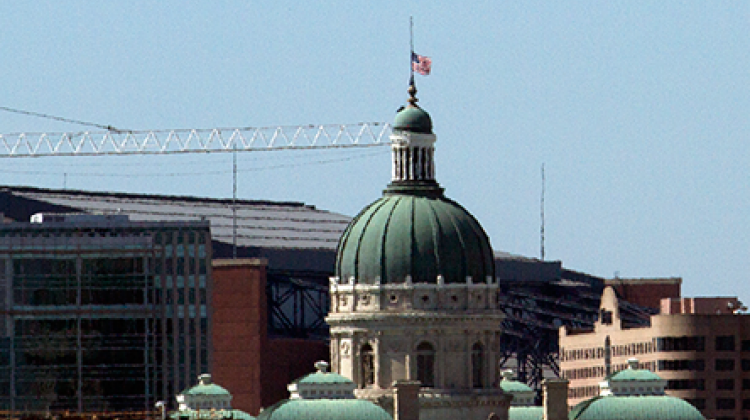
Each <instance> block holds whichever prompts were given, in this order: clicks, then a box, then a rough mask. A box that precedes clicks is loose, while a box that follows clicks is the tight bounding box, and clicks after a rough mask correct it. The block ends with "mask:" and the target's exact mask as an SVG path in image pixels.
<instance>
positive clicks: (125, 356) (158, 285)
mask: <svg viewBox="0 0 750 420" xmlns="http://www.w3.org/2000/svg"><path fill="white" fill-rule="evenodd" d="M210 261H211V236H210V231H209V223H208V222H207V221H186V222H174V221H173V222H131V221H130V220H129V219H128V217H127V216H125V215H101V216H94V215H85V214H68V215H62V214H44V215H41V214H40V215H35V216H34V217H33V218H32V223H5V224H0V410H12V411H47V410H52V411H56V410H71V411H78V412H91V411H121V410H150V409H152V408H153V406H154V403H155V402H156V401H158V400H166V401H170V400H171V399H172V396H173V395H175V394H177V393H179V391H181V390H182V389H184V388H186V387H188V386H189V385H190V384H191V383H192V382H193V381H194V378H195V377H197V375H199V374H200V373H203V372H208V371H210V361H211V354H210V351H211V347H210V345H209V337H210V331H209V328H210V325H211V324H210V322H209V316H210V313H209V312H210V311H209V310H207V305H206V302H208V301H209V299H210V296H209V295H210V293H211V264H210Z"/></svg>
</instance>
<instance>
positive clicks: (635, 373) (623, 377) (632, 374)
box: [608, 369, 662, 382]
mask: <svg viewBox="0 0 750 420" xmlns="http://www.w3.org/2000/svg"><path fill="white" fill-rule="evenodd" d="M608 379H609V381H610V382H626V381H639V382H644V381H648V382H655V381H661V380H662V379H661V377H660V376H659V375H657V374H655V373H654V372H651V371H650V370H648V369H625V370H621V371H619V372H616V373H614V374H612V375H611V376H610V377H609V378H608Z"/></svg>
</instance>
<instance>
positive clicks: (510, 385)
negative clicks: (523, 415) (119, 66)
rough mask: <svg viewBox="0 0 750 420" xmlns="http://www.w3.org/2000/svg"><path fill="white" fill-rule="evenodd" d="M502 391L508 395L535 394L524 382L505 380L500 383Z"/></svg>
mask: <svg viewBox="0 0 750 420" xmlns="http://www.w3.org/2000/svg"><path fill="white" fill-rule="evenodd" d="M500 389H502V390H503V392H507V393H508V394H515V393H518V392H534V390H533V389H531V387H530V386H528V385H526V384H525V383H523V382H519V381H513V380H505V379H503V380H502V381H500Z"/></svg>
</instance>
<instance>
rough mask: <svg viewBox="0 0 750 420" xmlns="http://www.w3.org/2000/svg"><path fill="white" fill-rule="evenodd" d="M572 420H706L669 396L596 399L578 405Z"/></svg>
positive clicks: (574, 409)
mask: <svg viewBox="0 0 750 420" xmlns="http://www.w3.org/2000/svg"><path fill="white" fill-rule="evenodd" d="M568 418H569V419H570V420H652V419H669V420H705V417H703V415H701V413H700V411H698V410H697V409H696V408H695V407H693V406H692V405H690V403H688V402H686V401H683V400H681V399H679V398H675V397H668V396H639V397H614V396H609V397H594V398H592V399H589V400H586V401H583V402H580V403H578V405H576V406H575V407H573V409H572V410H571V411H570V414H569V415H568Z"/></svg>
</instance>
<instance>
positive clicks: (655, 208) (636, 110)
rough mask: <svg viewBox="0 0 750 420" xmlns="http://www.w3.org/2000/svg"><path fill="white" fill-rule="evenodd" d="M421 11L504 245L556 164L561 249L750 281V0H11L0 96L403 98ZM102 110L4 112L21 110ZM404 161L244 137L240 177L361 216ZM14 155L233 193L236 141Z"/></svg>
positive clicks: (456, 155) (634, 270)
mask: <svg viewBox="0 0 750 420" xmlns="http://www.w3.org/2000/svg"><path fill="white" fill-rule="evenodd" d="M409 16H414V23H415V26H414V33H415V40H414V41H415V49H416V51H417V52H418V53H420V54H424V55H428V56H430V57H432V59H433V74H432V75H430V76H427V77H418V79H417V84H418V88H419V97H420V104H421V105H422V106H423V107H424V108H425V109H426V110H427V111H428V112H430V114H431V115H432V117H433V121H434V124H435V132H436V134H437V136H438V144H437V152H436V156H437V165H438V166H437V169H438V171H437V177H438V181H439V182H440V183H441V184H442V185H443V186H444V187H446V194H447V195H448V196H449V197H451V198H453V199H455V200H457V201H459V202H460V203H462V204H463V205H464V206H465V207H466V208H467V209H469V210H470V211H471V212H472V213H473V214H474V215H475V216H477V218H478V219H479V220H480V221H481V222H482V224H483V226H484V227H485V229H486V230H487V232H488V234H489V235H490V238H491V241H492V244H493V247H494V248H495V249H498V250H504V251H508V252H511V253H515V254H520V255H525V256H532V257H538V256H539V243H540V239H539V228H540V215H539V213H540V211H539V210H540V203H539V202H540V194H541V173H540V172H541V171H540V168H541V166H542V164H544V165H545V171H546V178H547V182H546V255H547V258H548V259H554V260H561V261H563V264H564V265H565V266H566V267H568V268H571V269H574V270H578V271H583V272H587V273H591V274H595V275H600V276H604V277H611V276H613V275H615V273H619V275H620V276H622V277H657V276H681V277H683V279H684V283H683V294H684V295H686V296H701V295H708V296H717V295H738V296H739V297H740V299H744V300H748V299H750V282H748V279H747V275H748V273H749V272H750V259H749V258H748V251H749V250H750V223H748V220H747V219H748V214H750V184H749V183H748V172H749V169H748V163H749V160H750V159H749V158H750V153H749V152H748V147H747V143H748V142H747V139H748V134H750V124H748V118H750V94H749V93H750V92H748V91H749V90H750V89H749V86H750V77H749V76H750V70H749V69H750V42H748V40H749V39H750V36H749V34H750V3H746V2H730V1H712V2H704V1H680V2H677V1H644V2H638V1H607V2H601V1H576V2H558V1H546V2H543V1H538V2H535V1H523V2H510V1H507V2H506V1H503V2H497V1H485V2H447V1H444V2H441V1H429V2H427V1H425V2H420V1H412V2H388V1H381V2H359V1H346V2H344V1H341V2H294V1H274V2H270V1H269V2H240V1H216V2H178V1H138V2H125V1H107V2H92V1H70V0H68V1H65V2H55V1H48V2H43V1H35V2H4V3H3V5H2V6H0V28H2V31H0V57H2V59H0V75H2V76H1V77H0V92H2V95H0V97H1V98H2V99H0V106H5V107H11V108H18V109H23V110H29V111H36V112H42V113H48V114H53V115H59V116H63V117H67V118H74V119H80V120H85V121H92V122H97V123H100V124H110V125H113V126H115V127H120V128H126V129H133V130H135V129H165V128H211V127H237V126H270V125H295V124H309V123H313V124H327V123H353V122H360V121H391V120H392V118H393V116H394V113H395V110H396V109H397V108H398V107H399V106H400V105H402V104H403V103H404V101H405V99H406V85H407V81H408V76H409V73H408V68H409V67H408V66H409V62H408V59H409ZM82 128H83V127H79V126H76V125H71V124H65V123H60V122H55V121H49V120H45V119H39V118H32V117H28V116H21V115H16V114H11V113H7V112H0V132H2V133H12V132H20V131H68V130H74V131H80V130H81V129H82ZM389 165H390V156H389V151H388V150H387V148H385V147H382V148H376V149H356V150H325V151H299V152H283V153H282V152H264V153H243V154H240V156H239V169H240V179H239V185H238V192H239V196H240V197H241V198H247V199H271V200H285V201H303V202H306V203H308V204H313V205H315V206H317V207H319V208H322V209H327V210H331V211H336V212H339V213H344V214H347V215H354V214H356V213H357V212H358V211H359V209H361V208H362V207H364V206H365V205H366V204H368V203H369V202H371V201H373V200H374V199H376V198H377V197H378V196H379V195H380V193H381V191H382V189H383V188H384V187H385V185H386V184H387V183H388V181H389V176H390V167H389ZM185 172H192V174H189V175H184V173H185ZM66 173H67V176H65V175H64V174H66ZM175 174H183V175H175ZM0 178H1V179H2V181H0V184H12V185H31V186H38V187H50V188H61V187H63V185H66V186H67V187H68V188H77V189H92V190H111V191H127V192H134V193H161V194H190V195H197V196H211V197H230V196H231V194H232V175H231V156H229V155H224V154H210V155H187V156H180V157H117V158H102V157H93V158H81V157H79V158H44V159H33V160H20V159H13V160H10V159H5V160H0Z"/></svg>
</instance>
